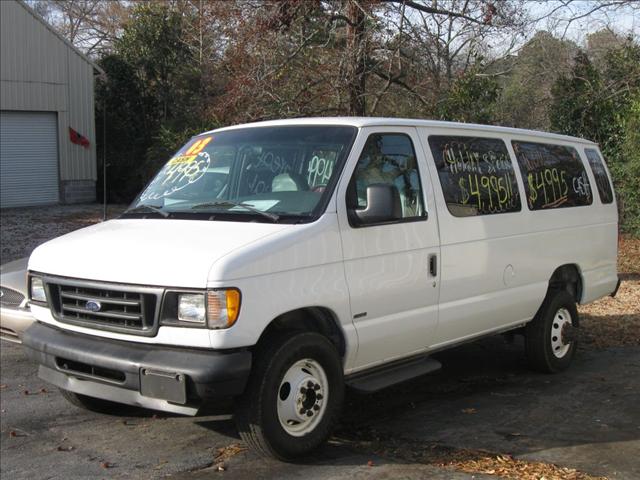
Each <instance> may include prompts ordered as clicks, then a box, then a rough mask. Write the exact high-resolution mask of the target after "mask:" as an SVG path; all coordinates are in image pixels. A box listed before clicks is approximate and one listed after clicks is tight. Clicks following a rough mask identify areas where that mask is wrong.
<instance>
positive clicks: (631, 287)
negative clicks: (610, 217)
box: [578, 236, 640, 349]
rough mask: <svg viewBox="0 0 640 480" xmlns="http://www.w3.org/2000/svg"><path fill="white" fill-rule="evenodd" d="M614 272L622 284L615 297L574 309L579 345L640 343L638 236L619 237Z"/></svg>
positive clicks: (583, 346) (639, 258)
mask: <svg viewBox="0 0 640 480" xmlns="http://www.w3.org/2000/svg"><path fill="white" fill-rule="evenodd" d="M618 272H619V275H620V278H621V279H622V283H621V284H620V289H619V290H618V293H617V294H616V296H615V297H603V298H601V299H600V300H597V301H595V302H592V303H589V304H587V305H582V306H580V307H579V309H578V310H579V312H580V317H581V318H580V342H579V345H580V346H581V348H586V349H603V348H611V347H625V346H636V347H637V346H640V239H638V238H632V237H629V236H622V237H620V243H619V247H618Z"/></svg>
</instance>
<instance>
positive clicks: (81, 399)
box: [60, 388, 127, 415]
mask: <svg viewBox="0 0 640 480" xmlns="http://www.w3.org/2000/svg"><path fill="white" fill-rule="evenodd" d="M60 393H61V394H62V396H63V398H64V399H65V400H66V401H68V402H69V403H71V404H72V405H74V406H76V407H78V408H82V409H84V410H89V411H91V412H97V413H105V414H107V415H118V414H120V413H122V411H123V410H124V409H126V408H127V405H123V404H121V403H116V402H110V401H109V400H103V399H101V398H94V397H88V396H87V395H81V394H80V393H75V392H70V391H69V390H64V389H62V388H61V389H60Z"/></svg>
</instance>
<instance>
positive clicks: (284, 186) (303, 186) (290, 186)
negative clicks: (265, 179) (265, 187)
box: [271, 173, 309, 192]
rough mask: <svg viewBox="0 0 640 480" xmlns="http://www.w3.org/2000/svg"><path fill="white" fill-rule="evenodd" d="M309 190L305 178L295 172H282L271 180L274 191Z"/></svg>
mask: <svg viewBox="0 0 640 480" xmlns="http://www.w3.org/2000/svg"><path fill="white" fill-rule="evenodd" d="M302 190H309V186H308V185H307V183H306V182H305V180H304V178H302V177H301V176H300V175H295V174H293V173H281V174H280V175H276V176H275V177H273V180H272V181H271V191H272V192H298V191H302Z"/></svg>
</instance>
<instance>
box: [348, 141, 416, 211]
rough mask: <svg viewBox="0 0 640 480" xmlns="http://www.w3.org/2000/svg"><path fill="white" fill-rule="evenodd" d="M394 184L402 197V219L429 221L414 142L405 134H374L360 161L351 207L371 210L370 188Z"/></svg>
mask: <svg viewBox="0 0 640 480" xmlns="http://www.w3.org/2000/svg"><path fill="white" fill-rule="evenodd" d="M381 184H382V185H390V186H392V187H395V189H397V192H398V194H399V195H400V204H401V209H402V213H401V217H400V218H401V220H400V221H402V220H409V219H420V218H426V216H427V215H426V211H425V208H424V202H423V194H422V185H421V184H420V174H419V171H418V163H417V160H416V153H415V150H414V148H413V143H412V142H411V139H410V138H409V136H407V135H405V134H402V133H374V134H371V135H370V136H369V138H368V139H367V143H366V144H365V146H364V149H363V150H362V154H361V155H360V158H359V159H358V164H357V165H356V168H355V171H354V172H353V177H352V178H351V182H350V185H349V189H348V191H347V196H348V204H351V205H354V206H355V207H356V208H357V209H358V210H360V209H366V208H367V187H369V186H370V185H381Z"/></svg>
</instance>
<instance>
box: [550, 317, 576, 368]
mask: <svg viewBox="0 0 640 480" xmlns="http://www.w3.org/2000/svg"><path fill="white" fill-rule="evenodd" d="M571 327H572V322H571V314H570V313H569V310H567V309H566V308H561V309H559V310H558V311H557V312H556V314H555V316H554V317H553V323H552V324H551V351H552V352H553V354H554V355H555V357H556V358H562V357H564V356H565V355H566V354H567V352H569V349H570V348H571V341H570V340H569V339H568V338H567V337H568V335H567V331H568V330H569V329H571Z"/></svg>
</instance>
